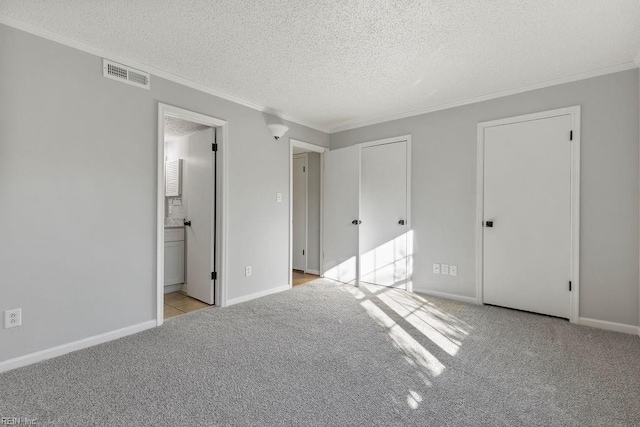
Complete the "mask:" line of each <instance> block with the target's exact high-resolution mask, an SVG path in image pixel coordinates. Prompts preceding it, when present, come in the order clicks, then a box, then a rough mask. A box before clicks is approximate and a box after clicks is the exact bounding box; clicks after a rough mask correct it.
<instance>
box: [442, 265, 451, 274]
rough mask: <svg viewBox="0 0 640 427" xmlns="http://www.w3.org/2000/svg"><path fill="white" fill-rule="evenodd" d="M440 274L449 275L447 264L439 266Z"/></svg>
mask: <svg viewBox="0 0 640 427" xmlns="http://www.w3.org/2000/svg"><path fill="white" fill-rule="evenodd" d="M440 273H442V274H449V264H440Z"/></svg>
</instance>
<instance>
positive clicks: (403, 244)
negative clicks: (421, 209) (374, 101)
mask: <svg viewBox="0 0 640 427" xmlns="http://www.w3.org/2000/svg"><path fill="white" fill-rule="evenodd" d="M360 179H361V182H360V189H361V190H360V191H361V192H360V219H361V220H362V224H361V225H360V254H361V258H360V275H361V276H360V281H362V282H366V283H372V284H376V285H383V286H395V287H402V288H406V286H407V277H408V274H407V264H408V259H407V256H408V255H407V231H408V223H407V143H406V141H401V142H394V143H391V144H383V145H373V146H368V147H363V148H362V153H361V175H360Z"/></svg>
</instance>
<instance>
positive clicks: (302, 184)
mask: <svg viewBox="0 0 640 427" xmlns="http://www.w3.org/2000/svg"><path fill="white" fill-rule="evenodd" d="M307 163H308V161H307V155H306V154H300V155H297V156H294V157H293V183H292V187H293V260H292V262H293V269H294V270H302V271H304V272H306V271H307V262H306V257H307V253H306V251H307V169H308V165H307Z"/></svg>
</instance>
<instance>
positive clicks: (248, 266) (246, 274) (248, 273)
mask: <svg viewBox="0 0 640 427" xmlns="http://www.w3.org/2000/svg"><path fill="white" fill-rule="evenodd" d="M244 275H245V276H247V277H249V276H251V266H250V265H247V266H246V267H245V268H244Z"/></svg>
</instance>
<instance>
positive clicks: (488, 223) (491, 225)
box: [484, 221, 493, 228]
mask: <svg viewBox="0 0 640 427" xmlns="http://www.w3.org/2000/svg"><path fill="white" fill-rule="evenodd" d="M484 226H485V227H488V228H493V221H485V222H484Z"/></svg>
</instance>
